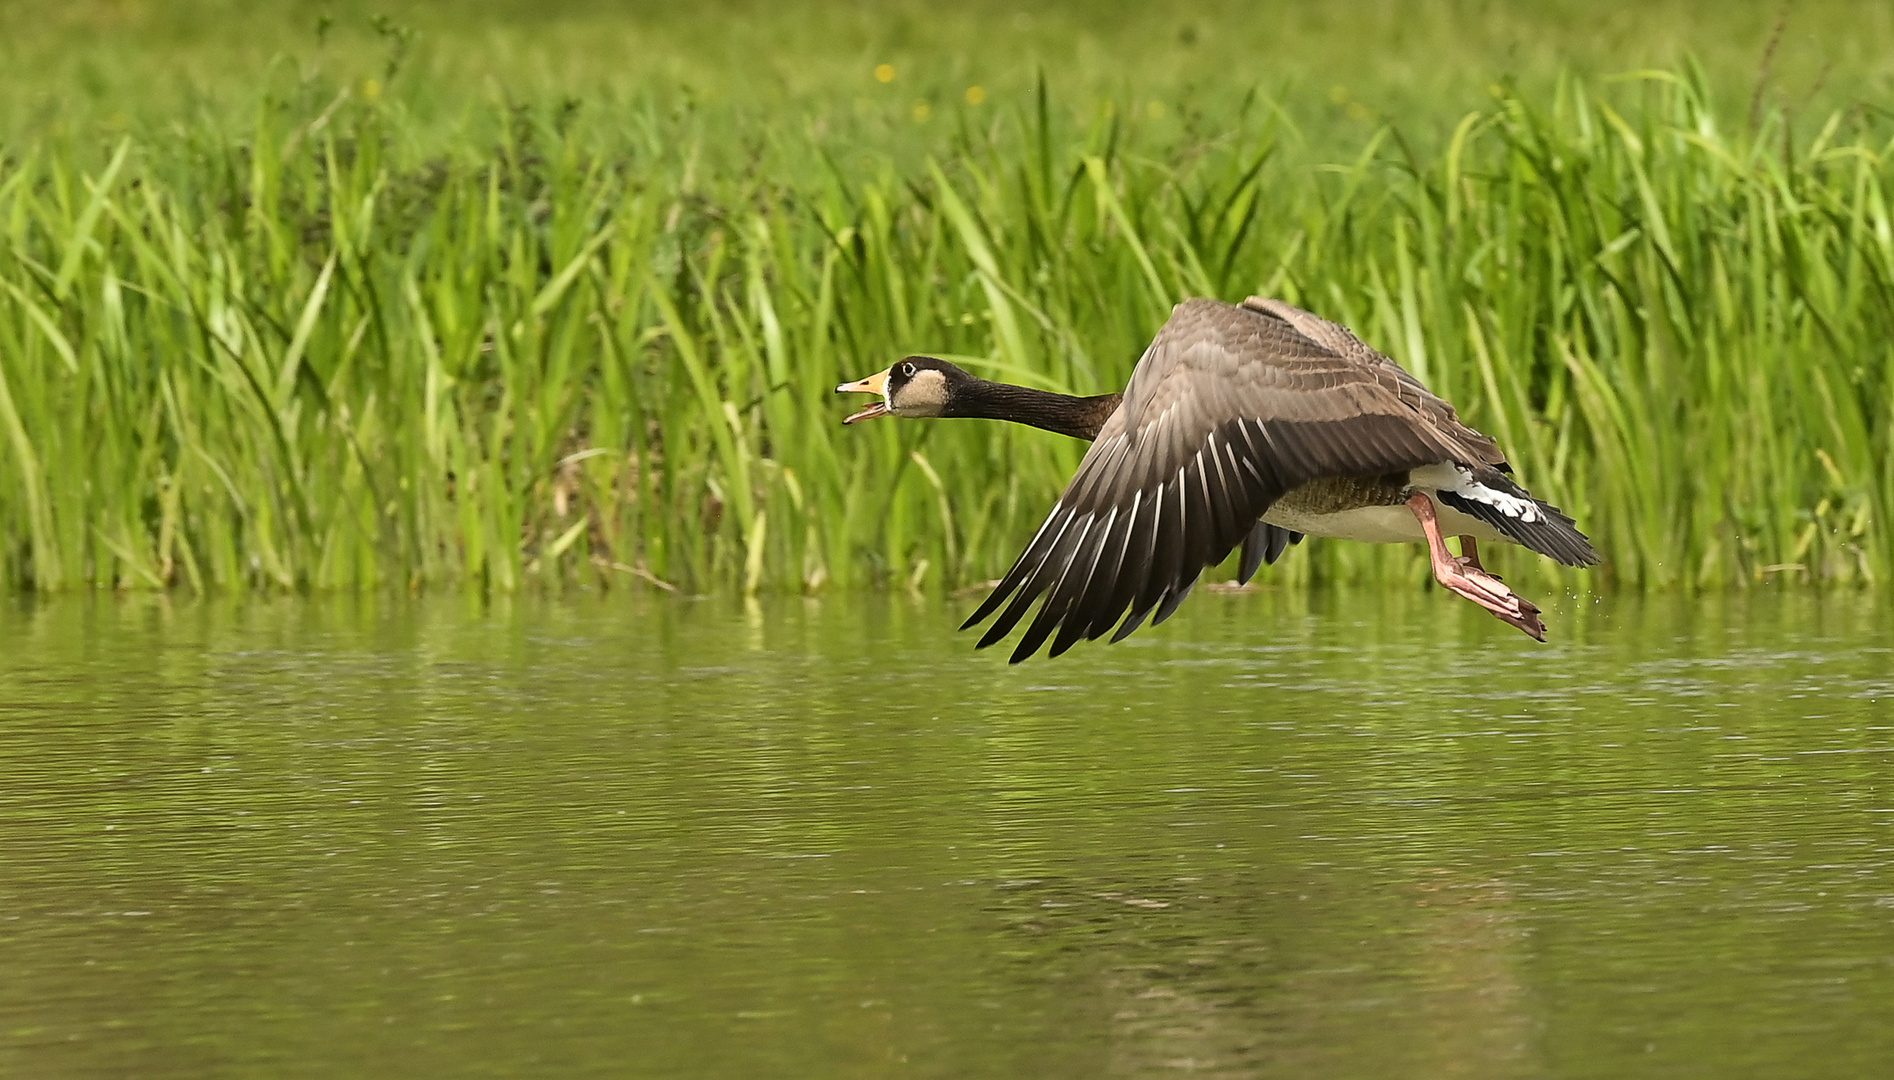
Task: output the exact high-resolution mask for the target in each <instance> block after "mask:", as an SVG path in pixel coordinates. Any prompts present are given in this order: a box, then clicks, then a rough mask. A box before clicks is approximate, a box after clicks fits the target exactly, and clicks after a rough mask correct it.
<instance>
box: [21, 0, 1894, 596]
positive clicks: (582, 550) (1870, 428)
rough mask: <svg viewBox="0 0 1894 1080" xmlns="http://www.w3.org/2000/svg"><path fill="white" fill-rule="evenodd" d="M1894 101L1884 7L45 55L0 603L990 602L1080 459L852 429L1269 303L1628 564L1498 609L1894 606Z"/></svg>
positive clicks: (666, 26) (265, 21)
mask: <svg viewBox="0 0 1894 1080" xmlns="http://www.w3.org/2000/svg"><path fill="white" fill-rule="evenodd" d="M1890 103H1894V9H1890V8H1889V7H1888V6H1887V5H1877V4H1850V3H1817V2H1802V3H1793V4H1787V5H1785V4H1781V3H1777V2H1740V0H1732V2H1722V3H1707V2H1697V0H1660V2H1653V3H1644V4H1635V5H1632V4H1626V5H1618V6H1612V7H1607V8H1604V9H1602V10H1601V9H1600V8H1599V6H1598V5H1595V4H1583V3H1576V2H1570V3H1567V2H1538V3H1524V2H1520V3H1514V2H1507V0H1488V2H1447V3H1433V4H1402V3H1393V2H1386V0H1379V2H1377V0H1332V2H1326V3H1263V4H1256V3H1245V4H1238V3H1223V2H1215V0H1204V2H1200V3H1187V4H1171V5H1144V4H1130V3H1087V4H1076V3H1074V4H1046V5H1022V4H1017V3H1012V4H997V3H989V2H984V0H978V2H973V3H969V4H961V5H936V4H922V3H918V2H895V3H873V4H871V3H827V4H819V3H775V4H763V3H739V2H735V0H724V2H710V3H699V4H691V5H680V4H660V3H650V4H645V3H628V4H611V3H605V2H603V0H592V2H587V0H537V2H534V3H526V2H523V0H465V2H461V3H434V4H414V3H380V4H363V3H302V2H287V3H279V4H269V5H259V4H250V3H241V2H237V0H175V2H170V3H156V2H143V0H118V2H107V0H90V2H87V0H81V2H76V3H58V4H55V3H49V2H48V3H42V2H37V0H15V2H13V3H9V4H7V5H5V6H3V7H0V246H3V247H4V251H0V579H3V580H4V581H5V582H6V583H7V584H8V585H9V586H11V587H28V588H38V589H59V588H71V587H79V586H85V585H88V584H89V585H92V586H99V587H117V588H165V587H173V586H184V587H189V588H194V589H200V590H203V589H214V588H264V589H285V590H304V589H332V588H343V589H354V588H399V589H410V590H411V589H420V588H426V587H433V586H439V585H454V584H466V585H472V586H475V587H480V588H487V589H497V590H511V589H519V588H525V587H543V588H562V587H567V586H571V585H574V584H592V585H596V584H612V583H627V584H637V585H638V587H656V588H665V589H686V590H701V589H709V588H716V587H734V588H740V589H746V590H765V589H767V590H781V591H800V590H818V589H823V588H827V587H831V586H832V585H836V584H841V585H847V584H853V583H861V582H881V583H896V584H900V585H905V586H908V587H913V588H922V589H954V588H958V587H960V586H963V585H966V584H968V583H971V582H978V581H980V580H983V579H986V578H989V577H992V576H994V575H995V574H996V573H997V572H998V571H1000V570H1002V569H1004V567H1005V565H1006V564H1007V563H1008V562H1009V561H1010V559H1011V558H1012V556H1013V555H1014V554H1016V552H1017V549H1018V546H1019V545H1020V544H1021V543H1022V542H1023V540H1024V539H1025V537H1026V536H1027V535H1028V534H1029V533H1030V531H1031V529H1032V528H1034V527H1035V526H1036V525H1037V523H1038V521H1039V519H1040V517H1041V516H1042V515H1043V513H1044V512H1045V510H1046V509H1047V508H1048V507H1049V506H1050V504H1051V501H1052V499H1053V498H1054V496H1055V495H1056V493H1057V491H1058V489H1059V488H1060V486H1061V484H1062V483H1063V480H1064V478H1065V477H1066V476H1067V475H1068V474H1069V471H1070V469H1071V468H1072V466H1073V465H1075V464H1076V462H1077V459H1078V457H1079V455H1080V453H1081V452H1082V450H1083V447H1082V446H1080V445H1078V444H1074V443H1070V442H1061V441H1059V440H1057V439H1056V438H1055V437H1052V436H1048V435H1046V434H1044V433H1041V432H1035V431H1030V430H1025V429H1015V428H1012V427H1010V426H1005V425H995V424H985V423H974V422H965V423H952V422H949V423H942V424H910V423H897V422H885V423H879V424H873V425H867V426H864V427H863V428H861V429H859V430H857V429H843V428H841V427H840V426H839V425H838V423H837V421H838V419H839V418H840V416H841V415H843V414H844V413H845V412H846V411H847V409H848V408H849V406H848V405H847V404H846V403H843V402H841V401H839V400H838V399H836V398H835V397H834V396H833V394H832V393H831V392H830V391H831V390H832V388H833V386H834V385H835V384H836V383H837V382H838V381H840V380H841V379H843V378H853V377H857V376H860V375H863V374H866V373H868V372H870V371H873V370H877V369H879V368H881V367H883V366H885V365H886V364H887V363H888V362H889V361H890V360H892V359H894V358H897V357H899V356H901V355H904V354H906V353H910V352H928V353H933V354H936V355H949V356H953V357H955V358H956V359H960V360H962V361H963V362H965V363H966V364H967V365H968V366H970V367H975V368H978V369H980V370H982V371H984V372H986V373H989V374H993V375H996V376H998V377H1005V378H1010V379H1013V380H1015V381H1023V382H1031V383H1035V384H1038V385H1044V386H1049V387H1053V388H1058V389H1066V390H1070V391H1073V392H1084V393H1095V392H1102V391H1104V390H1107V389H1114V388H1116V387H1118V386H1119V385H1121V384H1122V382H1123V379H1124V378H1125V376H1126V375H1127V373H1128V372H1129V370H1130V367H1131V365H1132V364H1133V363H1134V362H1135V360H1136V358H1137V356H1138V353H1139V351H1140V349H1141V348H1142V345H1143V343H1144V342H1145V341H1147V340H1148V338H1149V336H1150V334H1151V333H1152V331H1154V330H1155V328H1156V327H1157V326H1158V325H1159V324H1160V323H1161V322H1162V320H1163V318H1164V317H1165V315H1166V313H1167V312H1168V310H1169V307H1170V305H1171V304H1172V303H1174V302H1175V301H1176V300H1178V299H1180V298H1182V297H1184V296H1187V295H1214V296H1219V297H1223V298H1226V299H1238V298H1241V297H1242V296H1244V295H1248V294H1251V293H1267V294H1273V295H1280V296H1284V297H1286V298H1288V299H1291V300H1293V301H1296V302H1298V303H1301V304H1303V305H1305V306H1308V307H1311V308H1314V309H1316V310H1318V311H1321V312H1323V313H1325V314H1327V315H1329V316H1331V317H1335V318H1338V319H1340V320H1341V321H1344V322H1347V323H1349V324H1350V325H1352V326H1353V327H1355V328H1356V330H1357V331H1358V332H1360V333H1361V334H1362V335H1363V336H1364V337H1365V338H1367V339H1368V340H1369V341H1370V342H1372V343H1374V344H1376V345H1378V346H1379V347H1381V348H1382V349H1383V350H1384V351H1386V352H1389V353H1390V354H1392V355H1394V356H1395V357H1396V358H1398V359H1400V360H1401V361H1402V362H1403V363H1405V364H1407V365H1408V366H1409V367H1410V368H1412V369H1413V370H1415V371H1416V372H1417V373H1418V374H1420V375H1421V376H1422V377H1423V378H1424V379H1426V380H1427V381H1428V382H1429V383H1430V384H1431V385H1433V386H1434V387H1435V388H1436V389H1437V390H1439V391H1441V392H1443V393H1444V394H1446V395H1448V396H1449V397H1451V398H1452V399H1453V400H1455V401H1456V402H1457V403H1458V404H1459V405H1460V406H1461V409H1462V412H1463V413H1464V414H1465V415H1467V416H1468V418H1469V419H1470V420H1471V421H1472V422H1473V423H1474V424H1475V425H1476V426H1479V427H1481V428H1483V429H1485V430H1488V431H1490V432H1492V433H1493V434H1495V435H1497V436H1498V437H1499V438H1500V439H1501V440H1502V442H1503V444H1504V445H1505V446H1506V447H1507V448H1508V450H1509V452H1510V453H1511V454H1512V455H1513V458H1514V461H1515V464H1516V465H1517V466H1518V467H1519V469H1520V471H1521V474H1522V476H1523V478H1524V479H1525V480H1526V481H1527V482H1528V483H1529V484H1531V485H1532V486H1533V487H1534V489H1535V490H1537V491H1539V492H1541V493H1542V494H1544V495H1545V496H1547V497H1548V498H1551V499H1552V500H1553V501H1555V502H1559V503H1560V504H1562V505H1563V506H1564V507H1565V508H1566V509H1567V510H1569V511H1571V512H1573V513H1574V514H1575V515H1576V516H1577V517H1578V518H1579V520H1580V521H1581V523H1582V524H1583V525H1584V526H1585V527H1586V528H1587V529H1588V530H1589V531H1590V532H1591V533H1592V534H1593V536H1594V538H1595V540H1596V541H1597V542H1598V545H1599V547H1600V550H1601V551H1603V552H1604V554H1605V556H1606V559H1607V562H1606V565H1605V566H1604V567H1603V568H1602V569H1601V570H1599V571H1593V572H1591V573H1589V574H1573V573H1570V572H1567V571H1564V570H1560V569H1558V568H1554V567H1549V566H1546V565H1544V564H1543V562H1542V561H1541V560H1527V559H1517V560H1514V561H1513V562H1512V563H1511V564H1510V565H1508V567H1507V568H1506V569H1507V571H1508V572H1509V575H1524V576H1528V577H1531V576H1537V577H1539V578H1543V579H1545V580H1546V581H1549V582H1556V583H1559V584H1561V585H1564V586H1567V587H1573V588H1591V587H1597V586H1599V585H1600V584H1602V583H1613V582H1615V583H1619V584H1623V585H1629V586H1634V587H1684V588H1697V587H1720V586H1728V585H1747V584H1753V583H1756V582H1760V581H1774V580H1784V579H1806V580H1815V581H1824V582H1837V583H1848V582H1871V581H1886V580H1888V579H1890V577H1894V527H1891V525H1890V523H1891V522H1894V379H1891V378H1890V349H1891V348H1894V346H1891V345H1890V342H1894V222H1891V221H1890V219H1889V213H1888V189H1889V182H1890V180H1894V173H1891V171H1890V158H1889V154H1890V151H1891V150H1894V144H1891V142H1890V140H1894V123H1890V119H1891V118H1890V114H1889V111H1888V107H1889V105H1890ZM1425 576H1426V570H1425V562H1424V560H1423V559H1421V558H1420V557H1419V556H1418V553H1417V552H1414V551H1408V550H1406V549H1403V548H1385V549H1383V548H1368V547H1363V546H1353V547H1351V546H1349V545H1323V544H1307V545H1304V546H1303V547H1302V548H1299V549H1297V550H1296V551H1295V552H1294V553H1293V554H1292V555H1291V556H1290V557H1289V558H1288V559H1287V560H1286V562H1285V564H1284V565H1282V566H1280V567H1279V568H1277V570H1276V571H1274V572H1273V574H1272V579H1273V580H1275V581H1278V582H1287V583H1292V584H1301V583H1308V582H1317V581H1325V580H1353V579H1391V580H1392V579H1400V580H1406V579H1411V580H1416V581H1419V580H1423V579H1424V578H1425Z"/></svg>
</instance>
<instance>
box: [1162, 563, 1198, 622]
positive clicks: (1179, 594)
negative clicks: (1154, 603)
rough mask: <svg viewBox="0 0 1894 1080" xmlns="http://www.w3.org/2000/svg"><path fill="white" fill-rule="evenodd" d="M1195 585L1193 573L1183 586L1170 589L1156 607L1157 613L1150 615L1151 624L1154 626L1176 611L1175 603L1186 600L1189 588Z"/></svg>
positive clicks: (1195, 579) (1188, 596)
mask: <svg viewBox="0 0 1894 1080" xmlns="http://www.w3.org/2000/svg"><path fill="white" fill-rule="evenodd" d="M1196 587H1197V578H1196V577H1195V576H1194V575H1193V576H1192V577H1191V579H1190V580H1189V581H1186V582H1185V583H1184V587H1183V588H1181V589H1172V590H1171V595H1170V596H1168V597H1166V598H1165V599H1164V603H1163V604H1162V605H1160V606H1159V607H1158V609H1157V614H1156V615H1153V616H1151V625H1152V626H1156V625H1157V624H1158V623H1161V622H1163V621H1164V620H1165V619H1168V618H1170V617H1171V615H1172V614H1173V613H1174V612H1176V611H1177V605H1179V604H1181V603H1183V602H1184V601H1185V600H1188V599H1189V598H1190V590H1192V589H1194V588H1196Z"/></svg>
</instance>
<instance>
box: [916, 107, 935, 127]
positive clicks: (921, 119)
mask: <svg viewBox="0 0 1894 1080" xmlns="http://www.w3.org/2000/svg"><path fill="white" fill-rule="evenodd" d="M932 115H934V107H933V106H932V105H929V104H928V103H927V102H925V101H917V102H915V103H914V122H915V123H917V124H922V123H926V122H927V118H928V117H930V116H932Z"/></svg>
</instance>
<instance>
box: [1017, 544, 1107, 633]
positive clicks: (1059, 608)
mask: <svg viewBox="0 0 1894 1080" xmlns="http://www.w3.org/2000/svg"><path fill="white" fill-rule="evenodd" d="M1085 518H1086V520H1085V527H1084V528H1083V529H1081V530H1080V531H1079V534H1078V535H1077V536H1076V537H1074V538H1073V541H1072V543H1071V544H1070V545H1069V546H1068V545H1066V544H1063V543H1062V544H1060V545H1059V548H1058V554H1059V555H1060V556H1062V558H1060V559H1059V560H1058V561H1059V570H1058V576H1057V577H1056V578H1054V579H1052V580H1051V581H1050V582H1049V583H1048V584H1047V585H1046V586H1044V587H1043V591H1044V592H1045V594H1046V600H1045V603H1043V604H1040V605H1039V614H1037V615H1035V616H1033V621H1032V622H1030V623H1028V624H1027V626H1026V632H1025V633H1024V634H1022V635H1021V636H1020V639H1019V645H1018V646H1017V647H1016V648H1015V649H1014V650H1013V656H1012V659H1011V660H1009V661H1008V662H1009V663H1014V664H1017V663H1019V662H1020V661H1021V660H1024V659H1026V658H1027V657H1028V656H1031V655H1032V654H1033V653H1035V652H1038V651H1039V646H1040V645H1042V644H1044V642H1045V640H1046V636H1047V635H1049V634H1051V633H1052V631H1053V630H1055V629H1056V628H1057V627H1058V626H1059V624H1060V623H1061V622H1063V621H1064V618H1065V613H1066V610H1067V609H1068V608H1069V607H1070V606H1071V603H1072V600H1071V591H1070V590H1068V589H1067V588H1065V583H1066V582H1067V581H1072V580H1076V579H1074V578H1073V576H1072V574H1073V571H1074V570H1075V569H1077V568H1079V567H1082V566H1084V565H1086V564H1087V562H1088V556H1090V557H1096V552H1097V547H1096V545H1097V541H1096V540H1094V539H1093V537H1094V536H1095V535H1096V534H1097V532H1098V524H1099V523H1098V518H1097V517H1096V515H1093V514H1087V515H1085ZM1088 541H1089V543H1088ZM1047 565H1048V566H1050V565H1051V563H1050V562H1048V564H1047ZM1036 591H1037V590H1036Z"/></svg>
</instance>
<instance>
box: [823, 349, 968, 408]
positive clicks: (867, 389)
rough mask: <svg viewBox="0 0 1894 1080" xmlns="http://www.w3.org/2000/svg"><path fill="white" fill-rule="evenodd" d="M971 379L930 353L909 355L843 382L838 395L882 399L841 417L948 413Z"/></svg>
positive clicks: (837, 388)
mask: <svg viewBox="0 0 1894 1080" xmlns="http://www.w3.org/2000/svg"><path fill="white" fill-rule="evenodd" d="M973 381H974V378H973V376H972V375H969V374H967V373H966V372H965V371H963V370H961V369H960V368H958V367H955V366H954V365H952V364H950V363H948V362H947V361H945V360H936V359H935V358H934V357H931V356H910V357H908V358H907V359H905V360H903V361H901V362H900V363H898V364H894V365H892V366H891V367H889V368H888V369H887V370H886V371H877V372H876V373H874V374H873V375H870V376H868V377H867V378H866V379H858V380H856V381H855V382H851V383H843V384H842V385H840V386H838V387H836V388H835V392H836V393H838V394H880V395H881V400H880V401H877V402H875V403H874V404H872V405H869V406H868V407H867V408H865V409H863V410H862V411H860V412H858V413H856V414H855V415H853V416H850V417H848V418H847V419H845V420H843V421H842V423H844V424H852V423H854V422H855V421H857V420H872V419H874V418H875V417H877V416H914V417H927V416H951V415H953V413H952V407H953V404H954V401H955V399H956V398H957V397H958V396H959V394H960V392H961V391H962V390H964V389H965V388H966V387H968V386H969V385H971V384H972V383H973Z"/></svg>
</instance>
